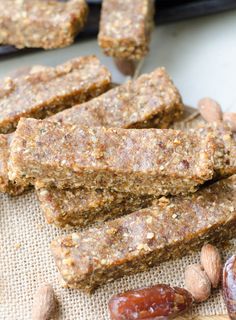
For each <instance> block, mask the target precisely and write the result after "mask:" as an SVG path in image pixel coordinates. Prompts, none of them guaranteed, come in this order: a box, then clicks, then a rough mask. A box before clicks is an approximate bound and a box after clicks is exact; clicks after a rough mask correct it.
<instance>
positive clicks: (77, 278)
mask: <svg viewBox="0 0 236 320" xmlns="http://www.w3.org/2000/svg"><path fill="white" fill-rule="evenodd" d="M235 227H236V176H232V177H230V178H228V179H225V180H221V181H219V182H217V183H215V184H213V185H211V186H208V187H205V188H204V189H202V190H201V191H198V192H196V193H194V194H191V195H187V196H181V197H175V198H171V199H167V198H164V197H163V198H161V199H160V200H159V201H157V202H156V204H155V206H153V207H150V208H147V209H143V210H140V211H137V212H134V213H131V214H129V215H127V216H124V217H122V218H119V219H116V220H113V221H109V222H107V223H103V224H102V225H100V226H98V227H95V228H91V229H88V230H85V231H84V232H81V233H73V234H71V235H67V236H62V237H60V238H58V239H56V240H54V241H53V242H52V245H51V249H52V253H53V256H54V259H55V262H56V265H57V267H58V269H59V272H60V274H61V276H62V278H63V280H64V281H65V285H66V286H68V287H70V288H77V289H83V290H85V291H92V290H94V289H96V288H97V287H98V286H100V285H102V284H105V283H106V282H110V281H112V280H115V279H117V278H120V277H122V276H124V275H131V274H135V273H137V272H142V271H146V270H148V269H149V268H150V267H152V266H154V265H157V264H159V263H161V262H163V261H166V260H168V259H176V258H178V257H181V256H183V255H185V254H187V253H189V252H191V251H192V250H193V249H198V248H200V247H201V245H202V244H204V243H205V242H211V243H212V242H213V243H214V242H216V243H217V244H219V243H220V242H222V241H225V240H228V239H231V238H233V237H234V236H235Z"/></svg>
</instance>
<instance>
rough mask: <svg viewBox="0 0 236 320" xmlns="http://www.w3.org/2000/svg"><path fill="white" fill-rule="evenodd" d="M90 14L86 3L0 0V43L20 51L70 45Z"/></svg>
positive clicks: (75, 0)
mask: <svg viewBox="0 0 236 320" xmlns="http://www.w3.org/2000/svg"><path fill="white" fill-rule="evenodd" d="M87 13H88V6H87V4H86V1H84V0H69V1H67V2H64V3H63V2H59V1H57V0H49V1H42V0H34V1H32V0H5V1H0V44H8V45H13V46H15V47H17V48H19V49H21V48H26V47H27V48H44V49H52V48H59V47H65V46H68V45H70V44H71V43H73V41H74V38H75V36H76V34H77V33H78V32H79V31H80V30H81V29H82V27H83V26H84V24H85V22H86V19H87Z"/></svg>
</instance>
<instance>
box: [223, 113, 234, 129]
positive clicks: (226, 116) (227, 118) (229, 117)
mask: <svg viewBox="0 0 236 320" xmlns="http://www.w3.org/2000/svg"><path fill="white" fill-rule="evenodd" d="M223 121H224V122H226V123H228V125H229V126H230V128H231V129H232V131H234V132H236V113H235V112H224V114H223Z"/></svg>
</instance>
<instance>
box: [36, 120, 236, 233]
mask: <svg viewBox="0 0 236 320" xmlns="http://www.w3.org/2000/svg"><path fill="white" fill-rule="evenodd" d="M191 131H192V134H193V135H194V134H195V135H196V134H197V135H199V136H200V137H206V136H207V134H209V135H210V136H211V137H212V138H213V139H217V144H218V146H217V147H218V149H219V150H220V151H218V150H216V152H215V155H214V163H215V178H218V177H222V176H229V175H232V174H234V173H236V164H235V158H236V155H235V150H236V140H234V139H233V137H232V132H231V131H230V129H229V128H228V127H227V126H226V125H224V124H222V125H219V124H211V125H207V126H202V127H199V128H198V129H197V130H196V129H195V130H191ZM37 194H38V198H39V201H40V205H41V209H42V211H43V212H44V214H45V217H46V220H47V222H48V223H53V224H55V225H56V226H58V227H66V226H81V227H84V226H86V225H88V224H91V223H94V222H97V221H101V220H107V219H111V218H116V217H118V216H120V215H124V214H127V213H131V212H133V211H136V210H138V209H141V208H144V207H147V206H150V205H151V203H152V201H153V200H154V199H156V196H155V195H149V196H142V197H140V196H137V195H136V194H132V193H125V192H118V193H117V192H114V191H111V190H105V189H98V190H92V191H91V190H86V189H84V188H79V189H68V190H59V189H57V188H42V189H39V190H37Z"/></svg>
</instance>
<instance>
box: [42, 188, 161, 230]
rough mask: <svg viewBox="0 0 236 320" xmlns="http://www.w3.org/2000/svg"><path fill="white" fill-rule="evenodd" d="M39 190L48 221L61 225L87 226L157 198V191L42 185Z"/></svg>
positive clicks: (134, 209) (145, 205) (133, 209)
mask: <svg viewBox="0 0 236 320" xmlns="http://www.w3.org/2000/svg"><path fill="white" fill-rule="evenodd" d="M36 193H37V196H38V199H39V202H40V207H41V210H42V212H43V213H44V216H45V218H46V220H47V223H49V224H54V225H56V226H57V227H60V228H65V227H69V226H70V227H71V226H77V227H78V226H79V227H86V226H88V225H89V224H92V223H95V222H98V221H105V220H108V219H112V218H117V217H119V216H121V215H124V214H127V213H130V212H133V211H136V210H138V209H140V208H145V207H148V206H150V205H151V203H152V201H153V200H154V199H155V196H154V195H144V196H136V195H135V194H133V193H125V192H115V191H111V190H106V189H94V190H88V189H85V188H78V189H65V190H61V189H57V188H39V189H36Z"/></svg>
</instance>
